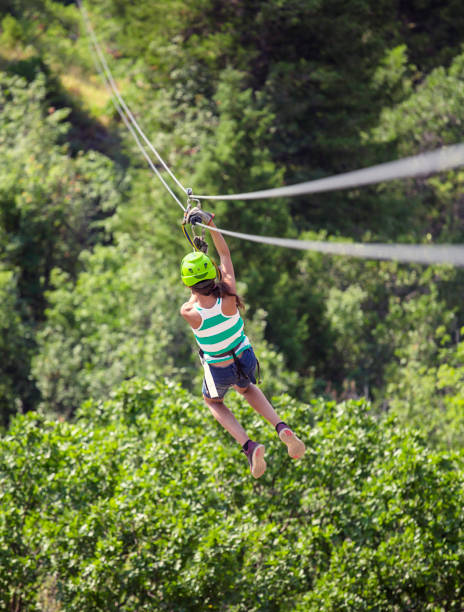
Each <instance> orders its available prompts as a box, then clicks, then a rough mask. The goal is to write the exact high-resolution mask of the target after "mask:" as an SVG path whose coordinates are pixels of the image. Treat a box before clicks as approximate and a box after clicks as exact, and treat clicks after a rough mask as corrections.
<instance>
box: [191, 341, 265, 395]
mask: <svg viewBox="0 0 464 612" xmlns="http://www.w3.org/2000/svg"><path fill="white" fill-rule="evenodd" d="M198 355H199V356H200V361H201V365H202V366H203V371H204V373H205V382H206V386H207V387H208V393H209V394H210V396H211V399H215V398H217V397H218V392H217V389H216V384H215V382H214V378H213V375H212V373H211V368H210V367H209V363H208V362H207V361H206V359H205V353H204V351H203V349H199V350H198ZM229 356H230V357H231V358H232V359H233V360H234V364H235V367H236V368H237V372H238V374H239V376H240V377H241V378H244V379H245V380H250V377H249V376H248V374H247V373H246V372H245V370H244V369H243V367H242V364H241V363H240V360H239V358H238V357H237V354H236V352H235V349H230V351H226V352H225V353H221V354H220V355H215V357H229ZM255 359H256V367H257V369H258V376H257V378H256V381H257V383H258V385H260V384H261V367H260V365H259V360H258V359H257V357H256V355H255ZM250 382H251V381H250Z"/></svg>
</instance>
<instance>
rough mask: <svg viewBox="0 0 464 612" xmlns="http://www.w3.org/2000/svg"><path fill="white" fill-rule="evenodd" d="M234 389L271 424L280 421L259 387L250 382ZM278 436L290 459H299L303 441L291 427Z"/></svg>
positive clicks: (302, 452)
mask: <svg viewBox="0 0 464 612" xmlns="http://www.w3.org/2000/svg"><path fill="white" fill-rule="evenodd" d="M235 389H237V391H238V392H239V393H241V394H242V395H243V397H244V398H245V399H246V400H247V402H248V403H249V404H250V406H252V407H253V408H254V409H255V410H256V412H259V414H260V415H261V416H263V417H264V418H265V419H266V420H267V421H269V423H271V425H274V427H275V426H276V425H277V423H281V422H282V419H281V418H280V417H279V415H278V414H277V412H276V411H275V410H274V408H273V407H272V404H271V403H270V402H269V400H268V399H267V398H266V396H265V395H264V393H263V392H262V391H261V389H258V387H256V386H255V385H253V384H250V385H249V387H247V388H245V389H244V388H240V387H237V386H235ZM279 438H280V439H281V440H282V442H283V443H284V444H286V445H287V448H288V454H289V455H290V457H291V458H292V459H300V458H301V457H302V456H303V455H304V453H305V445H304V443H303V442H302V441H301V440H300V439H299V438H298V436H296V435H295V434H294V433H293V431H292V430H291V429H289V428H288V427H287V428H285V429H283V430H282V431H280V432H279Z"/></svg>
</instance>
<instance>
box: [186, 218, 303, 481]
mask: <svg viewBox="0 0 464 612" xmlns="http://www.w3.org/2000/svg"><path fill="white" fill-rule="evenodd" d="M186 221H187V222H190V223H192V224H195V223H197V222H199V221H202V222H203V223H204V224H206V225H208V226H209V227H216V226H215V225H214V222H213V215H212V214H210V213H207V212H206V211H203V210H201V209H199V208H193V209H192V210H191V211H190V212H189V213H188V215H187V218H186ZM211 236H212V239H213V242H214V246H215V247H216V250H217V252H218V255H219V258H220V265H219V269H220V272H221V279H217V278H216V275H217V273H216V268H215V266H214V264H213V262H212V261H211V259H210V258H209V257H208V256H207V255H206V254H205V253H203V252H201V251H196V252H193V253H189V254H188V255H186V256H185V257H184V258H183V260H182V263H181V276H182V281H183V282H184V284H185V285H186V286H187V287H189V288H190V290H191V297H190V299H189V301H188V302H186V303H185V304H183V306H182V308H181V309H180V313H181V315H182V316H183V317H184V319H185V320H186V321H187V323H188V324H189V325H190V327H191V328H192V331H193V333H194V335H195V338H196V340H197V342H198V344H199V346H200V358H201V360H202V363H203V368H204V373H205V376H204V379H203V388H202V391H203V398H204V400H205V402H206V404H207V406H208V407H209V409H210V411H211V412H212V414H213V416H214V417H215V418H216V420H217V421H218V422H219V423H220V424H221V425H222V426H223V427H224V428H225V429H226V430H227V431H228V432H229V433H230V434H231V436H232V437H233V438H235V440H236V441H237V442H238V443H239V444H240V445H241V446H242V450H243V452H244V453H245V455H246V456H247V458H248V462H249V464H250V470H251V473H252V475H253V476H254V477H255V478H259V477H260V476H262V475H263V474H264V471H265V469H266V461H265V460H264V452H265V449H264V445H263V444H259V443H257V442H254V441H253V440H251V439H250V438H249V437H248V435H247V433H246V431H245V430H244V428H243V427H242V425H241V424H240V423H239V422H238V421H237V419H236V418H235V416H234V415H233V414H232V412H231V411H230V410H229V408H227V406H226V405H225V404H224V396H225V394H226V393H227V391H228V390H229V388H230V387H233V388H234V389H236V390H237V391H238V392H239V393H241V394H242V395H243V397H244V398H245V399H246V400H247V401H248V403H249V404H250V406H252V407H253V408H254V409H255V410H256V411H257V412H258V413H259V414H260V415H261V416H263V417H264V418H265V419H266V420H267V421H269V423H271V425H273V426H274V427H275V429H276V432H277V434H278V436H279V438H280V439H281V440H282V442H284V443H285V444H286V445H287V448H288V454H289V455H290V457H292V458H293V459H300V458H301V457H302V456H303V454H304V452H305V445H304V443H303V442H302V441H301V440H300V439H299V438H298V437H297V436H296V435H295V433H294V432H293V431H292V430H291V429H290V427H288V425H286V423H284V422H283V421H282V420H281V419H280V418H279V416H278V415H277V413H276V412H275V410H274V408H273V407H272V405H271V403H270V402H269V401H268V400H267V399H266V396H265V395H264V393H263V392H262V391H261V390H260V389H259V388H258V387H257V386H256V385H255V383H256V378H255V370H256V366H257V360H256V357H255V354H254V352H253V348H252V347H251V344H250V341H249V340H248V338H247V337H246V335H245V333H244V329H243V320H242V318H241V316H240V312H239V308H242V307H243V304H242V301H241V299H240V297H239V296H238V295H237V293H236V285H235V274H234V267H233V265H232V259H231V256H230V251H229V247H228V246H227V244H226V241H225V240H224V237H223V236H222V234H220V233H219V232H217V231H212V232H211Z"/></svg>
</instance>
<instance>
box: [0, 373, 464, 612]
mask: <svg viewBox="0 0 464 612" xmlns="http://www.w3.org/2000/svg"><path fill="white" fill-rule="evenodd" d="M231 406H233V408H234V410H235V412H236V413H237V415H238V417H239V418H240V420H242V421H243V423H244V424H245V426H246V427H247V429H248V430H249V431H250V433H252V434H253V435H254V436H255V437H257V436H259V438H258V439H260V440H261V441H263V442H265V444H266V446H267V454H268V459H269V467H268V470H267V472H266V473H265V475H264V476H263V477H262V478H261V479H260V480H259V481H256V482H254V481H253V479H252V477H251V476H250V474H249V469H248V465H247V461H246V459H245V457H244V456H243V455H242V454H241V453H240V452H239V447H237V446H236V445H234V444H233V442H232V441H231V439H230V437H228V436H227V435H226V434H224V433H223V432H222V430H220V429H218V427H217V426H216V425H215V423H214V420H213V419H212V417H211V415H210V414H209V412H208V411H207V409H206V407H205V406H204V405H202V403H201V402H200V401H198V400H194V399H192V397H191V396H189V395H188V393H186V392H185V391H183V390H182V389H181V388H179V387H176V386H174V385H172V384H163V383H162V382H161V381H159V382H157V383H155V384H150V383H147V382H146V381H143V380H133V381H130V382H126V383H124V385H123V386H122V387H120V388H119V389H118V390H117V391H114V392H113V393H112V394H111V398H110V399H108V400H107V401H99V402H87V403H86V404H85V405H84V406H83V407H82V409H81V410H80V412H79V413H78V415H77V421H76V422H75V423H74V424H70V423H67V422H59V421H51V420H48V419H46V418H44V417H41V416H39V415H37V414H28V415H26V416H24V417H18V418H17V419H16V420H15V422H14V423H13V425H12V427H11V428H10V431H9V433H8V435H7V436H6V437H5V438H4V439H3V440H1V442H0V473H1V479H2V483H3V485H2V489H1V491H0V541H1V545H0V551H1V553H0V554H1V559H2V563H1V564H0V585H1V588H0V602H1V605H2V606H3V607H6V608H8V607H11V606H12V605H16V606H21V607H27V608H34V607H36V606H37V605H38V602H39V601H45V600H46V601H48V602H49V604H48V605H50V606H54V608H52V607H51V608H50V609H60V608H62V609H66V610H70V611H71V610H79V611H80V612H82V611H86V610H89V611H90V610H108V609H116V608H118V607H122V608H124V609H125V610H153V609H160V610H162V609H165V608H166V609H167V608H168V609H170V610H195V609H200V608H202V609H214V610H221V609H225V608H228V609H231V610H237V611H239V610H247V611H250V610H255V611H258V610H264V609H266V610H288V609H301V610H314V611H315V610H320V609H333V608H337V609H342V610H353V609H359V610H361V609H369V608H371V609H372V608H375V607H378V608H380V609H383V610H394V609H398V607H401V606H402V605H403V606H408V605H409V604H412V602H413V603H414V606H417V607H419V608H420V609H423V610H433V609H439V608H444V609H458V606H459V602H460V601H461V597H462V592H461V589H462V584H463V578H464V549H463V548H462V534H463V527H464V524H463V518H462V512H461V510H462V503H463V501H464V500H463V498H462V490H463V488H462V485H463V477H462V473H461V472H459V471H458V470H457V466H456V464H455V462H454V460H453V459H452V458H451V457H449V456H447V455H443V454H439V453H436V452H431V451H428V450H426V449H425V448H424V446H423V444H422V442H421V440H420V438H419V437H417V436H415V435H413V434H412V433H411V432H409V431H408V430H406V429H403V428H399V427H398V425H397V423H396V422H395V421H394V420H392V419H386V420H385V419H376V418H373V416H371V415H370V414H369V409H368V408H369V407H368V406H367V405H366V404H365V403H364V402H349V403H346V404H340V405H339V406H336V405H335V404H334V403H327V404H324V403H323V402H321V401H313V402H312V403H311V405H310V406H308V405H303V404H297V403H296V402H294V401H292V400H290V399H289V398H288V397H285V396H282V397H281V398H280V399H279V400H278V401H277V402H276V409H277V410H278V411H279V413H280V414H281V415H282V417H283V418H285V419H286V420H288V421H289V422H291V423H292V425H293V426H294V427H295V428H297V430H298V431H299V433H300V435H301V436H302V437H303V439H304V440H305V442H306V444H307V447H308V454H307V457H306V458H305V459H303V460H302V461H301V462H298V463H294V462H293V461H291V460H290V459H289V457H288V456H287V453H286V449H285V447H284V446H283V445H282V444H281V443H280V441H279V440H278V439H277V437H276V436H275V433H274V432H273V430H272V428H270V427H267V428H266V427H265V425H264V423H263V422H262V421H261V420H259V421H258V418H257V416H256V415H254V414H252V411H251V410H250V408H249V407H246V408H245V407H244V406H243V405H242V403H241V402H240V401H232V402H231ZM25 585H27V586H25ZM166 602H168V603H166Z"/></svg>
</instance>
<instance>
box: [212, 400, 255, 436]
mask: <svg viewBox="0 0 464 612" xmlns="http://www.w3.org/2000/svg"><path fill="white" fill-rule="evenodd" d="M203 398H204V400H205V402H206V405H207V406H208V408H209V409H210V411H211V413H212V415H213V416H214V418H215V419H216V421H217V422H218V423H220V424H221V425H222V426H223V427H224V429H225V430H227V431H228V432H229V433H230V435H231V436H232V437H233V438H235V440H236V441H237V442H238V443H239V444H240V446H243V445H244V444H245V442H246V441H247V440H248V439H249V438H248V435H247V433H246V431H245V430H244V429H243V427H242V426H241V425H240V423H239V422H238V421H237V419H236V418H235V417H234V415H233V414H232V412H231V411H230V410H229V409H228V408H227V406H226V405H225V404H224V402H223V401H222V400H213V399H210V398H209V397H205V396H203Z"/></svg>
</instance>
